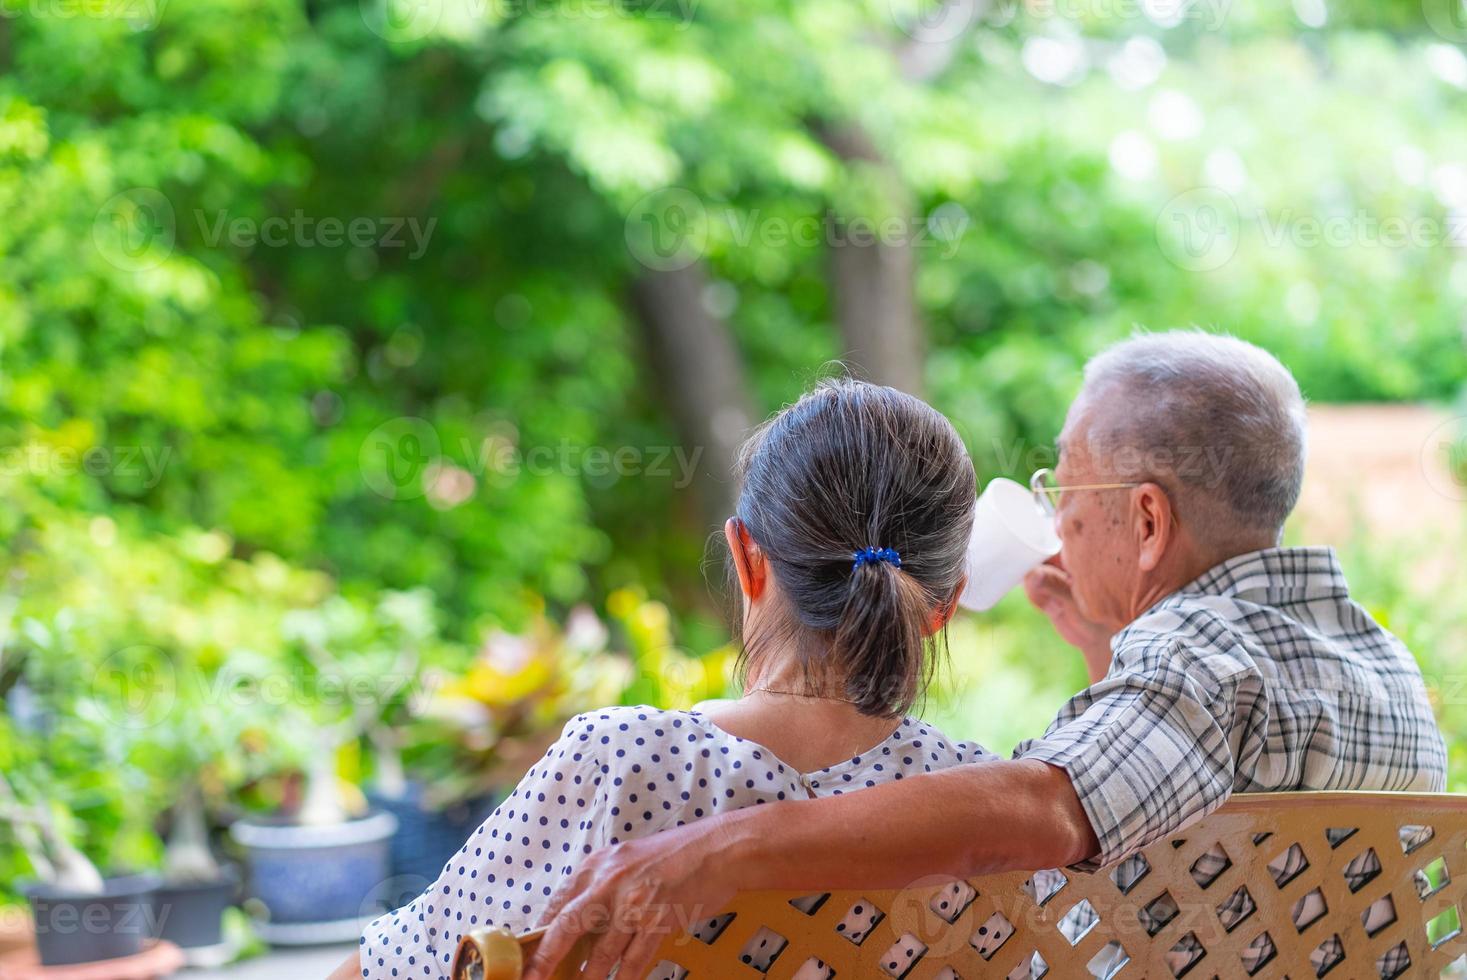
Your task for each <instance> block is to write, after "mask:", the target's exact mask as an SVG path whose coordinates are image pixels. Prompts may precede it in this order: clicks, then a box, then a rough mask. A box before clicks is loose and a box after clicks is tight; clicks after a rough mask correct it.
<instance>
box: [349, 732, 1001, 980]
mask: <svg viewBox="0 0 1467 980" xmlns="http://www.w3.org/2000/svg"><path fill="white" fill-rule="evenodd" d="M991 758H993V756H992V754H991V753H989V752H988V751H987V750H985V749H984V748H983V747H982V746H980V745H978V744H976V743H974V742H954V741H951V740H950V739H948V738H947V737H946V736H944V735H943V734H942V733H941V732H939V731H938V730H937V729H935V728H933V727H932V726H930V725H926V724H924V723H922V722H920V721H918V720H916V719H914V718H905V719H903V720H902V721H901V723H900V724H898V725H897V728H896V730H895V731H894V732H892V734H891V735H890V736H888V737H887V738H886V739H884V740H883V741H882V742H880V743H879V744H877V745H875V746H872V747H871V748H870V749H869V750H867V751H865V752H863V753H861V754H860V755H858V756H854V757H853V758H850V759H847V760H845V761H844V762H841V763H838V764H837V765H834V766H830V767H829V768H826V769H821V770H819V771H817V772H811V773H800V772H797V771H796V770H794V769H792V768H790V767H789V766H787V765H785V764H784V763H783V762H781V761H780V760H779V759H777V758H776V757H775V756H774V754H773V753H771V752H770V751H769V750H768V749H766V748H764V747H763V746H761V745H759V744H757V743H755V742H750V741H748V740H747V739H742V738H738V737H736V736H734V735H730V734H728V733H727V732H725V731H723V730H722V729H720V728H718V727H717V726H715V725H714V724H713V723H712V722H711V721H710V720H709V719H708V718H707V717H706V716H705V715H703V714H702V713H701V712H698V711H663V710H660V709H657V708H650V707H647V706H645V705H639V706H637V707H631V708H628V707H617V708H606V709H603V710H600V711H594V712H588V713H586V714H583V715H578V716H576V717H575V718H572V719H571V720H570V722H569V723H567V724H566V726H565V730H564V731H563V732H562V733H561V736H560V739H559V740H558V741H557V742H556V743H555V744H554V745H552V746H551V747H550V750H549V751H548V752H546V753H545V756H544V758H542V759H541V760H540V761H539V762H538V763H537V764H536V765H535V766H534V768H532V769H531V770H530V771H529V772H528V773H527V774H526V775H525V778H524V779H523V780H522V781H521V782H520V784H519V786H518V787H516V788H515V791H514V792H513V793H511V794H510V796H509V798H508V799H506V800H505V801H504V802H503V803H502V804H500V806H499V808H498V809H496V810H495V811H494V813H493V814H491V815H490V816H489V819H487V820H485V821H484V823H483V824H481V825H480V827H479V829H478V830H476V831H474V833H473V834H472V835H471V836H470V837H469V840H468V842H467V843H466V844H465V845H464V846H463V848H461V849H460V850H459V852H458V853H457V854H456V855H454V856H453V858H452V859H450V860H449V862H448V864H447V865H446V866H445V867H444V868H443V873H442V874H440V875H439V876H438V880H437V881H435V882H434V883H433V884H432V885H430V886H428V888H427V890H426V891H424V892H423V894H421V895H419V896H418V897H417V898H416V899H415V900H413V901H412V902H411V903H409V904H408V905H405V906H403V907H402V908H400V909H398V910H397V911H395V912H389V913H388V914H386V915H384V916H382V917H381V918H379V919H377V920H376V921H374V922H373V923H372V924H371V925H369V926H368V927H367V929H366V932H365V933H364V934H363V935H362V939H361V961H362V976H363V977H366V978H368V980H379V978H382V980H385V978H393V977H404V978H411V977H439V978H446V977H447V976H448V971H449V967H450V965H451V963H452V960H453V953H454V950H455V949H456V948H457V946H458V941H459V938H460V937H461V936H462V935H463V933H465V932H466V931H468V930H469V929H474V928H478V927H480V926H485V925H496V926H504V927H506V928H508V929H510V930H511V931H513V932H517V933H518V932H524V931H527V930H529V929H531V928H533V927H534V926H535V925H537V924H538V922H539V916H540V912H541V910H543V909H544V907H545V905H546V904H547V903H548V901H549V899H550V895H551V894H552V893H553V892H554V890H555V888H556V886H558V885H559V884H560V882H561V880H562V879H563V878H565V877H566V876H567V875H569V874H571V873H572V872H573V871H574V870H575V869H576V868H577V867H578V866H579V864H580V862H581V861H582V860H583V859H584V858H585V856H586V855H587V854H590V853H591V852H592V851H594V850H596V849H597V848H600V847H604V846H607V845H610V844H616V843H618V842H620V841H626V840H633V839H636V838H639V837H646V836H648V835H650V834H655V833H657V832H658V831H660V830H665V829H668V828H670V827H678V826H682V825H683V824H685V823H687V822H689V821H692V820H698V819H700V818H702V817H710V816H713V815H714V814H717V813H724V812H727V811H729V810H737V809H741V808H742V807H746V806H756V805H758V804H761V803H770V802H775V801H778V800H789V799H806V798H808V797H809V796H811V795H812V794H813V795H815V796H838V795H840V794H842V793H848V792H851V791H853V790H857V789H863V788H865V787H868V786H875V785H877V784H878V783H883V782H888V781H890V780H896V779H903V778H906V777H908V776H914V775H918V774H920V773H924V772H933V771H936V770H939V769H946V768H949V767H951V766H957V765H962V764H964V763H968V762H977V761H980V760H984V759H991Z"/></svg>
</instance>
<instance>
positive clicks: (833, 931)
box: [526, 793, 1467, 980]
mask: <svg viewBox="0 0 1467 980" xmlns="http://www.w3.org/2000/svg"><path fill="white" fill-rule="evenodd" d="M1464 889H1467V796H1463V797H1456V796H1432V795H1420V794H1401V793H1289V794H1270V795H1255V796H1238V797H1235V798H1234V799H1233V800H1231V801H1230V802H1229V803H1228V804H1227V805H1226V806H1224V807H1223V808H1222V809H1221V810H1219V811H1218V812H1216V813H1214V814H1212V815H1211V816H1209V817H1208V818H1206V819H1205V820H1203V821H1201V822H1200V823H1198V824H1196V825H1194V826H1192V827H1190V828H1188V829H1187V830H1186V831H1185V832H1184V833H1182V834H1180V835H1179V836H1178V837H1177V838H1175V839H1173V840H1167V841H1160V842H1158V843H1156V844H1153V845H1152V846H1151V847H1149V848H1147V849H1146V850H1145V851H1143V852H1142V854H1141V855H1140V856H1139V857H1137V858H1133V859H1131V860H1129V861H1125V862H1122V863H1121V864H1120V865H1117V866H1115V867H1112V868H1107V869H1105V870H1104V871H1102V872H1099V873H1096V874H1093V875H1086V874H1076V873H1073V872H1068V871H1067V872H1063V873H1059V872H1049V873H1041V874H1038V875H1033V876H1031V875H1029V874H1026V873H1011V874H997V875H989V876H985V877H979V878H973V879H970V880H968V881H966V882H957V883H954V882H951V881H947V882H938V881H932V882H917V883H914V884H913V885H911V886H910V887H908V888H905V889H902V890H900V891H885V890H870V891H860V892H856V891H847V892H832V893H829V894H827V895H823V896H801V895H797V894H794V893H776V892H753V893H747V894H742V895H739V896H738V897H737V898H736V899H735V901H734V902H733V903H732V904H731V905H729V907H728V908H727V909H726V910H725V914H723V915H720V916H719V917H717V918H715V919H713V920H704V921H703V922H701V923H699V924H698V927H697V928H696V929H695V930H694V931H695V935H696V937H697V938H694V937H693V936H687V935H683V936H679V937H676V938H669V939H668V940H667V941H665V942H664V943H663V945H662V949H661V951H660V955H661V956H662V958H663V962H662V963H661V964H659V967H658V969H657V970H656V971H654V972H653V974H652V976H653V977H655V978H657V980H682V978H685V977H686V978H689V980H704V978H708V980H736V978H739V977H748V978H749V980H758V978H759V975H760V974H761V973H763V974H764V975H765V976H767V977H769V978H770V980H818V978H823V977H840V978H842V980H851V978H868V977H869V978H875V980H881V978H883V977H901V978H910V980H976V978H980V977H1005V978H1014V980H1018V978H1027V977H1038V976H1046V975H1047V976H1049V977H1051V978H1055V980H1071V978H1078V980H1084V978H1086V977H1121V978H1130V977H1135V978H1140V977H1152V978H1158V977H1173V976H1190V977H1195V978H1200V980H1205V978H1211V977H1223V978H1227V977H1249V976H1251V977H1256V978H1272V977H1285V976H1288V977H1292V978H1294V980H1299V978H1304V977H1314V976H1324V975H1326V974H1330V973H1333V974H1334V975H1335V976H1336V977H1339V978H1349V980H1367V978H1376V977H1383V978H1391V977H1413V978H1415V977H1426V976H1431V977H1435V976H1438V975H1439V974H1440V972H1441V970H1442V969H1443V968H1444V967H1446V966H1447V965H1448V964H1450V963H1452V962H1453V961H1455V960H1456V959H1457V958H1458V957H1460V956H1463V954H1464V953H1467V939H1464V937H1463V935H1462V932H1461V929H1460V919H1459V912H1458V907H1459V903H1460V901H1461V899H1462V897H1463V893H1464ZM526 938H527V939H528V940H531V941H533V938H534V937H526ZM566 975H567V976H573V975H574V973H573V972H567V973H566ZM1464 975H1467V974H1464Z"/></svg>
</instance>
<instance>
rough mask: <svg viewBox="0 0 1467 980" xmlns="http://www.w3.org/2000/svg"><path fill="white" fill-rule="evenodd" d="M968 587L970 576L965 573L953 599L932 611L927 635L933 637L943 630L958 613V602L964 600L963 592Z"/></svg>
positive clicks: (959, 581)
mask: <svg viewBox="0 0 1467 980" xmlns="http://www.w3.org/2000/svg"><path fill="white" fill-rule="evenodd" d="M967 587H968V576H967V574H966V573H964V575H963V577H962V578H961V579H959V580H958V587H957V588H956V589H955V590H953V597H952V598H951V599H949V600H948V601H947V602H944V603H943V604H942V605H940V606H938V607H937V608H936V609H934V610H932V618H931V619H929V620H928V621H927V635H928V636H932V635H933V634H934V633H936V632H938V631H939V630H941V629H942V628H943V627H944V626H946V625H947V624H948V623H949V622H951V621H952V618H953V616H955V615H957V612H958V600H959V599H960V598H962V595H963V590H964V589H966V588H967Z"/></svg>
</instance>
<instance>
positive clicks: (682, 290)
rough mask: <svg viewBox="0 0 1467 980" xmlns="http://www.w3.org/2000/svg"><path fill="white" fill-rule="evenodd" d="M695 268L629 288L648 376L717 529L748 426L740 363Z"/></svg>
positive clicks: (750, 417)
mask: <svg viewBox="0 0 1467 980" xmlns="http://www.w3.org/2000/svg"><path fill="white" fill-rule="evenodd" d="M707 286H708V276H707V272H706V271H705V269H704V267H703V265H702V264H701V263H694V264H692V265H690V266H688V267H687V268H685V269H675V270H671V271H666V272H648V273H646V274H645V275H643V276H642V277H641V278H640V279H637V280H636V281H635V282H634V283H633V284H632V296H631V298H632V306H633V308H634V309H635V311H636V314H637V318H638V320H639V321H640V323H641V325H642V332H643V335H644V336H645V338H646V342H647V348H648V352H649V355H650V362H651V365H652V372H653V377H654V379H655V384H656V388H657V390H658V391H659V392H660V393H661V395H662V398H663V400H664V401H665V403H666V404H667V407H668V409H669V411H670V412H671V414H672V418H673V422H674V424H675V425H676V426H677V429H678V432H679V435H680V436H681V438H682V440H683V449H684V452H685V454H686V455H685V457H684V458H685V459H686V461H687V462H688V463H689V464H691V465H692V467H693V486H694V488H695V492H696V493H697V498H698V504H699V511H700V513H701V514H702V515H703V522H704V523H705V524H706V525H708V526H709V527H710V528H713V527H717V526H719V525H721V524H722V523H723V522H724V520H725V519H727V518H728V517H729V515H731V514H732V513H733V511H734V505H735V503H736V502H737V496H736V493H735V487H734V478H733V470H734V463H735V461H736V460H737V459H738V451H739V446H740V444H741V443H742V442H743V440H744V437H745V436H746V435H748V432H749V430H750V428H751V427H752V426H753V423H754V411H753V407H752V406H751V405H750V403H749V398H748V389H747V387H746V386H745V383H744V368H743V361H742V359H741V358H740V356H739V351H738V347H737V346H736V345H735V343H734V339H733V336H732V334H731V333H730V331H729V329H728V325H727V324H726V323H724V321H723V320H722V319H720V318H719V317H716V316H714V315H713V314H712V313H710V312H709V310H708V306H707V304H706V302H705V301H704V294H705V291H706V289H707Z"/></svg>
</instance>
